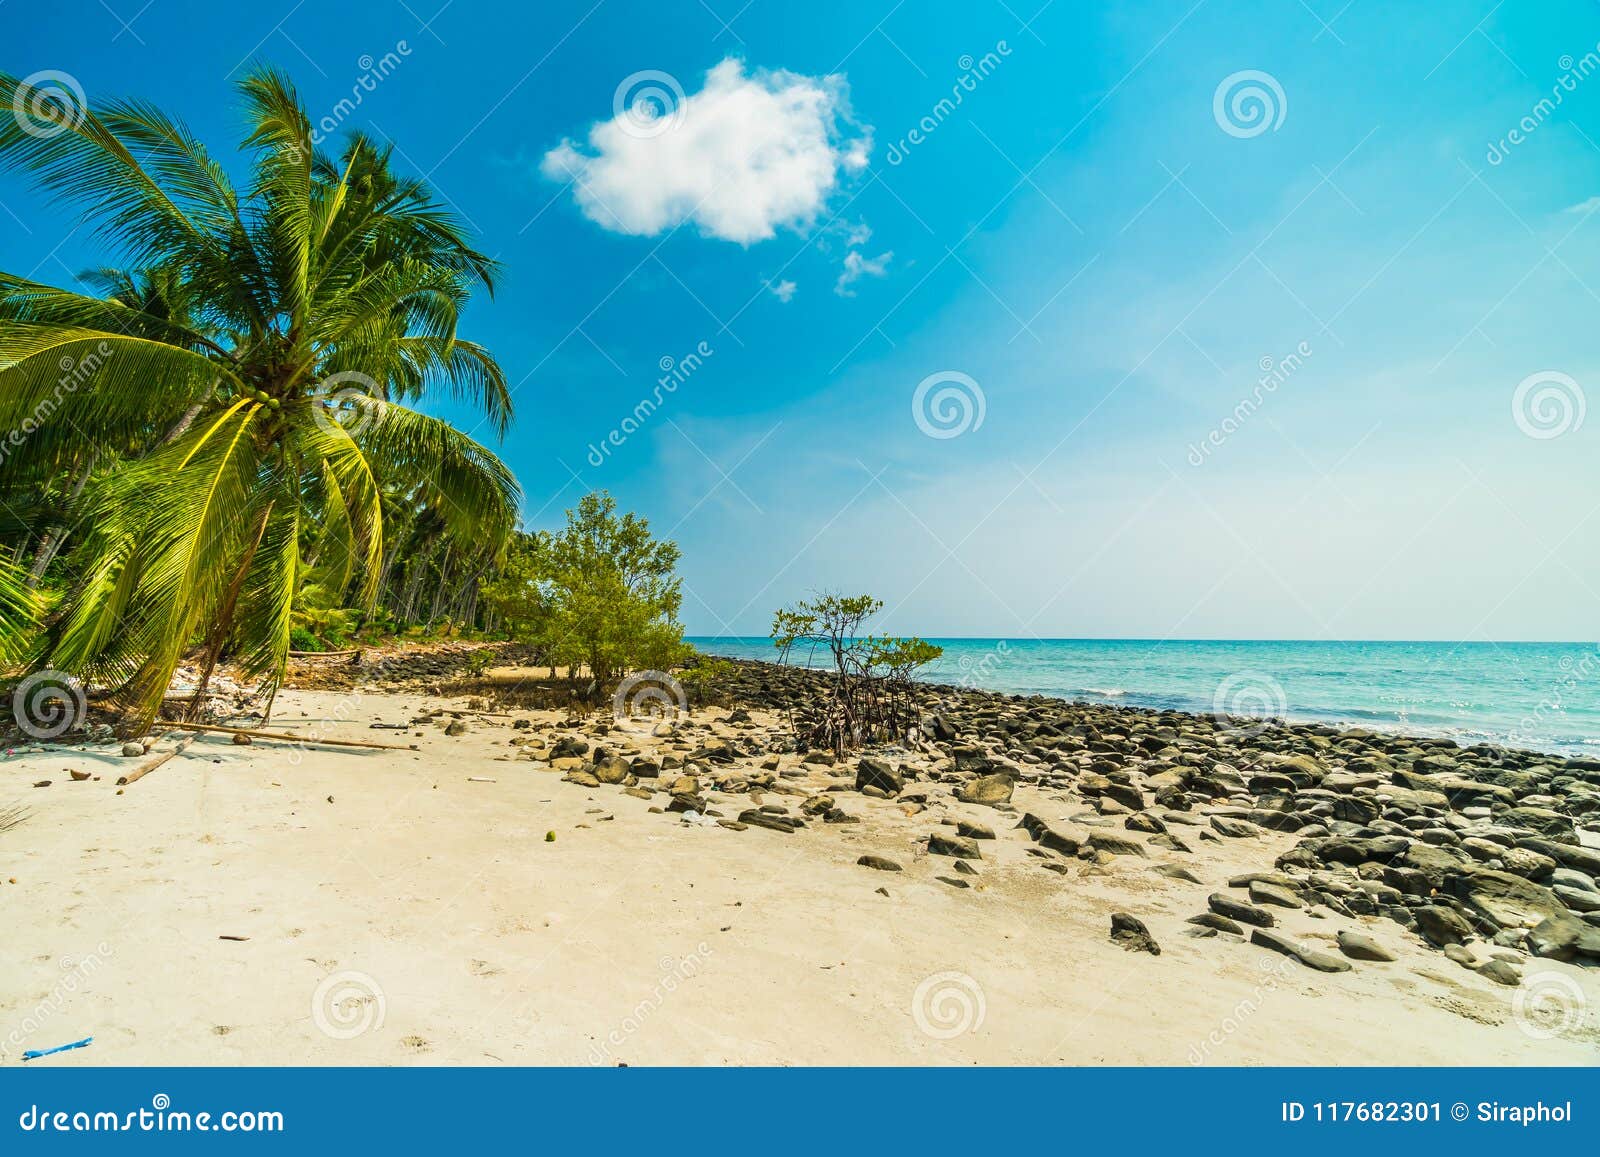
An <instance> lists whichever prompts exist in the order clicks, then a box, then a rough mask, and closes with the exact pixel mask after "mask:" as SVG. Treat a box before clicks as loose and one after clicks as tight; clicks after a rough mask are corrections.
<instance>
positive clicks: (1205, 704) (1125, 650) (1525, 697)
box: [690, 637, 1600, 758]
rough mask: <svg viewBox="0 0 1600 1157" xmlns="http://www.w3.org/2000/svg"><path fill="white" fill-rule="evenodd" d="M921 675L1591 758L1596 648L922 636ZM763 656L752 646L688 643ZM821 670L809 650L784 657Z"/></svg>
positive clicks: (747, 642) (759, 643)
mask: <svg viewBox="0 0 1600 1157" xmlns="http://www.w3.org/2000/svg"><path fill="white" fill-rule="evenodd" d="M932 641H933V642H936V643H938V644H939V645H940V646H942V647H943V648H944V656H943V658H941V659H940V660H939V661H938V662H937V663H935V664H934V665H932V666H931V667H929V668H928V669H927V670H926V672H925V674H924V677H925V678H927V679H929V680H931V681H934V682H940V683H955V684H961V685H966V686H971V687H976V688H983V689H986V690H993V691H1006V692H1013V693H1017V694H1024V695H1034V694H1038V695H1055V696H1059V697H1061V698H1063V699H1073V700H1079V701H1084V702H1094V703H1117V704H1123V705H1125V706H1130V707H1148V708H1156V709H1163V710H1166V709H1176V710H1180V711H1194V712H1202V713H1209V712H1213V711H1222V712H1224V713H1226V714H1230V715H1245V716H1258V717H1267V716H1271V717H1280V718H1286V719H1291V720H1298V721H1313V722H1320V723H1330V724H1337V725H1344V726H1359V727H1369V728H1374V729H1381V730H1388V731H1397V732H1404V733H1407V734H1412V735H1433V736H1446V737H1449V738H1451V739H1454V740H1456V741H1457V742H1458V743H1461V744H1462V745H1469V744H1473V743H1484V742H1487V743H1501V744H1506V745H1508V746H1517V747H1528V748H1534V749H1537V750H1542V751H1553V752H1560V753H1561V754H1564V755H1569V756H1573V755H1587V756H1591V757H1594V758H1600V644H1595V643H1437V642H1434V643H1406V642H1381V643H1355V642H1293V641H1283V642H1262V641H1226V640H1191V641H1167V642H1158V641H1153V640H1148V639H1043V640H1040V639H934V640H932ZM690 642H692V643H693V644H694V645H695V646H696V647H698V648H699V649H700V650H702V651H706V652H708V653H711V654H718V655H728V656H731V657H736V658H744V659H766V660H772V659H774V658H775V656H776V651H775V649H774V647H773V646H772V642H771V640H770V639H766V638H730V637H722V638H709V637H707V638H692V639H690ZM808 660H809V661H810V662H811V663H812V664H813V665H820V664H825V663H826V661H827V657H826V655H824V654H820V653H819V654H817V655H815V656H814V657H813V656H808V655H805V654H795V655H793V656H791V661H792V662H794V663H797V664H802V665H803V664H805V663H807V661H808Z"/></svg>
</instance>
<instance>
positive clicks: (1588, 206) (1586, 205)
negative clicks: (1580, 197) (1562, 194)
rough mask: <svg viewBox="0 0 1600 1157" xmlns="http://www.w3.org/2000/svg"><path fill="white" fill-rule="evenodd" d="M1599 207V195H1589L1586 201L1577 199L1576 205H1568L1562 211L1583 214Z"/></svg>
mask: <svg viewBox="0 0 1600 1157" xmlns="http://www.w3.org/2000/svg"><path fill="white" fill-rule="evenodd" d="M1596 209H1600V197H1590V198H1589V199H1588V200H1587V201H1579V202H1578V203H1577V204H1576V205H1568V206H1567V207H1566V208H1565V209H1564V210H1562V212H1564V213H1583V214H1585V215H1587V214H1589V213H1593V212H1594V211H1595V210H1596Z"/></svg>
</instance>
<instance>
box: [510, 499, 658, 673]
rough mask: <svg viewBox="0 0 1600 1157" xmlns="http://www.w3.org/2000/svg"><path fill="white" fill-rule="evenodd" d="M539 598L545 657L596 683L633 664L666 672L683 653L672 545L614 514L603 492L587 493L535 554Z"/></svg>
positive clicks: (641, 523) (635, 519)
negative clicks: (583, 672)
mask: <svg viewBox="0 0 1600 1157" xmlns="http://www.w3.org/2000/svg"><path fill="white" fill-rule="evenodd" d="M535 557H536V559H537V562H536V564H535V569H536V571H537V573H538V574H539V576H540V580H539V583H538V586H539V588H540V590H541V592H542V594H543V597H544V599H545V604H544V607H543V621H542V623H541V624H540V626H539V629H538V632H537V634H536V636H535V638H536V639H537V641H538V642H539V643H540V644H541V645H542V646H543V647H544V648H545V651H546V654H547V655H548V656H549V657H550V660H551V661H552V662H555V663H565V664H569V665H573V666H576V665H577V664H582V665H583V666H585V667H587V668H588V669H589V673H590V675H591V676H593V678H594V680H595V681H596V682H597V683H598V684H599V685H600V686H601V687H606V686H609V685H610V684H611V683H612V682H614V681H615V680H616V679H617V678H618V677H619V676H621V675H623V674H624V673H626V672H628V671H632V670H642V669H657V670H665V669H667V668H669V667H672V666H673V665H675V664H677V663H679V662H681V661H682V659H683V658H684V656H685V655H686V654H687V653H688V649H687V647H686V646H685V644H684V642H683V627H682V625H681V624H679V622H678V610H679V608H680V607H681V606H682V603H683V592H682V589H681V580H680V579H679V578H678V577H677V575H676V573H675V568H676V567H677V565H678V557H679V553H678V547H677V544H676V543H672V542H663V541H658V540H657V539H655V538H654V537H652V536H651V534H650V523H649V521H648V520H646V519H643V518H640V517H639V516H638V515H636V514H631V513H629V514H623V515H620V516H619V515H618V514H617V502H616V499H614V498H612V497H611V496H610V495H609V494H607V493H606V492H605V491H603V490H602V491H600V492H598V493H594V494H586V495H584V497H583V498H582V499H581V500H580V501H579V502H578V507H577V509H576V510H569V511H567V525H566V527H565V528H564V529H562V530H561V531H559V532H557V533H555V534H551V535H548V536H547V537H546V538H545V540H544V541H543V543H542V544H541V546H540V548H539V550H538V551H537V552H536V556H535Z"/></svg>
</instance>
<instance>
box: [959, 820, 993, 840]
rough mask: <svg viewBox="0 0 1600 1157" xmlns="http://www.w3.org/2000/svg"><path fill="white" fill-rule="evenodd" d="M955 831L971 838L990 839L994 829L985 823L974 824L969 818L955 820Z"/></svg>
mask: <svg viewBox="0 0 1600 1157" xmlns="http://www.w3.org/2000/svg"><path fill="white" fill-rule="evenodd" d="M956 831H958V832H960V833H961V834H962V835H964V836H966V837H967V838H968V839H971V840H992V839H994V829H993V828H991V827H990V826H989V825H987V824H975V823H973V822H972V821H971V820H958V821H956Z"/></svg>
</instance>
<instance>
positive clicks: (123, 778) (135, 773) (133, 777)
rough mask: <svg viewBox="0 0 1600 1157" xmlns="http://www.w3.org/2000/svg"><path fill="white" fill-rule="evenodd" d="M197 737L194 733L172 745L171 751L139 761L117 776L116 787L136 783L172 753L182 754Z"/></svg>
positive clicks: (170, 756)
mask: <svg viewBox="0 0 1600 1157" xmlns="http://www.w3.org/2000/svg"><path fill="white" fill-rule="evenodd" d="M197 738H199V737H198V736H195V735H191V736H189V737H188V738H187V739H185V740H184V741H183V742H182V743H180V744H178V746H176V747H174V748H173V749H172V750H171V751H169V752H167V753H166V754H165V755H158V756H156V758H154V759H152V760H150V761H148V762H146V763H141V764H140V765H139V766H138V767H136V768H134V769H133V770H132V771H130V772H129V773H128V774H127V775H120V776H118V777H117V786H118V787H126V786H127V785H128V784H130V783H136V782H137V781H139V780H141V779H143V778H144V777H145V776H147V775H149V774H150V773H151V772H152V771H154V770H155V769H156V768H158V767H160V766H161V765H162V764H163V763H165V762H167V760H169V759H171V758H172V757H173V756H174V755H182V754H183V750H184V748H186V747H188V746H189V744H191V743H193V742H194V741H195V740H196V739H197Z"/></svg>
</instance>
